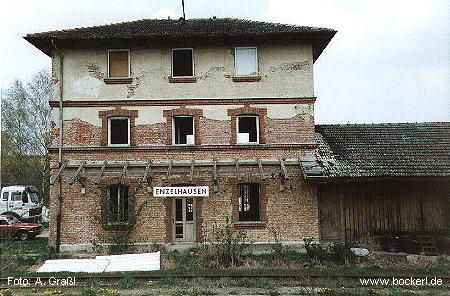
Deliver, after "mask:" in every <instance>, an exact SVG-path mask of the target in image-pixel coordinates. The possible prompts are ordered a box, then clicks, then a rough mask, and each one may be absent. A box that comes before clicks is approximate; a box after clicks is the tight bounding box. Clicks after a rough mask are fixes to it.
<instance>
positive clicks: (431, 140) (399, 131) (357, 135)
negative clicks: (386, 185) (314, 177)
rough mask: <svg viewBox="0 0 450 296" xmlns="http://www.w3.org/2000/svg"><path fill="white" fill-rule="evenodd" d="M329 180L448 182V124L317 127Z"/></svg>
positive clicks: (449, 139)
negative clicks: (433, 179) (424, 179)
mask: <svg viewBox="0 0 450 296" xmlns="http://www.w3.org/2000/svg"><path fill="white" fill-rule="evenodd" d="M316 140H317V142H318V143H319V148H318V151H317V153H318V158H319V160H320V161H321V162H322V166H323V167H324V168H325V171H326V174H327V175H328V176H329V177H330V178H357V177H425V176H434V177H448V176H450V122H430V123H387V124H386V123H383V124H348V125H347V124H346V125H339V124H338V125H317V126H316Z"/></svg>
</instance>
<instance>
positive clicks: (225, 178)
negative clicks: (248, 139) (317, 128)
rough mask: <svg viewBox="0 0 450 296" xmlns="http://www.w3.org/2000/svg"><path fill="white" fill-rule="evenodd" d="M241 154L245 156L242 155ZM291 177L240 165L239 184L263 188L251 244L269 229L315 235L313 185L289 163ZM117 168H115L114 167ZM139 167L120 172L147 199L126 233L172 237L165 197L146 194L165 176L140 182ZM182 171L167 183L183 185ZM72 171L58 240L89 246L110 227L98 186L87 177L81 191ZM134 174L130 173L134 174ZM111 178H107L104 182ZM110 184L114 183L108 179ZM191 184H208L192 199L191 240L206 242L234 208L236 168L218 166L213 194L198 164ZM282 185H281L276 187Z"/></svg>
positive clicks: (248, 155) (114, 156)
mask: <svg viewBox="0 0 450 296" xmlns="http://www.w3.org/2000/svg"><path fill="white" fill-rule="evenodd" d="M311 152H312V151H310V150H304V151H300V150H281V151H278V150H262V151H254V150H250V149H242V150H241V151H219V152H217V151H211V152H209V151H202V152H200V153H199V154H196V153H190V152H187V153H177V154H171V155H167V154H165V153H163V152H159V153H154V152H151V151H149V152H139V153H136V152H134V153H123V152H120V151H118V152H112V153H101V152H91V153H89V154H83V153H67V152H66V153H65V154H64V155H63V157H64V159H70V160H88V161H89V160H97V161H99V160H110V161H112V160H125V159H129V160H147V159H153V160H154V161H158V162H159V161H164V160H168V159H173V160H175V161H181V160H186V161H188V160H190V159H193V158H195V159H196V160H200V159H212V158H213V157H215V158H217V159H233V158H235V157H238V156H239V155H240V156H241V159H256V158H279V157H281V156H285V157H299V156H301V155H305V154H310V153H311ZM243 155H245V157H244V156H243ZM51 160H52V161H51V162H52V168H53V173H54V172H55V171H56V169H57V154H56V153H52V154H51ZM287 168H288V173H289V177H290V179H289V180H287V181H286V182H282V180H281V177H280V175H279V174H280V168H279V167H278V166H264V167H263V169H264V174H265V177H266V179H265V180H260V179H259V172H258V170H257V169H256V168H255V167H246V166H242V167H241V171H242V182H248V181H255V182H256V181H258V182H259V183H261V184H262V186H263V187H264V191H265V192H264V194H262V198H263V200H262V202H261V207H264V209H262V213H263V212H265V213H264V214H263V215H262V217H263V219H264V220H265V221H267V222H266V225H265V227H262V228H245V229H244V231H246V232H247V235H248V237H249V239H250V240H252V241H254V242H273V241H274V237H273V233H272V232H273V231H275V232H276V233H277V235H278V237H279V239H280V240H282V241H300V240H301V239H302V238H303V237H305V236H313V237H316V238H318V235H319V226H318V208H317V197H316V189H315V186H314V185H312V184H308V183H305V182H304V180H303V178H302V176H301V174H300V170H299V168H298V166H288V167H287ZM86 170H89V171H86V172H85V173H88V172H90V173H93V172H94V173H95V174H97V173H98V172H99V169H86ZM118 171H120V169H118ZM142 171H143V169H142V168H141V169H130V174H129V175H127V176H125V182H129V183H131V184H134V185H133V191H134V195H133V197H134V199H135V204H136V206H135V208H136V209H137V208H138V207H139V205H141V204H142V203H144V202H147V204H146V206H145V207H144V208H143V211H142V213H141V216H139V218H138V220H139V223H137V224H136V226H135V228H134V229H133V231H132V233H131V240H132V241H133V242H138V243H167V242H170V241H171V240H172V224H171V223H172V216H171V215H172V203H171V199H168V198H155V197H153V196H152V194H151V193H149V192H148V190H147V186H150V185H151V186H167V185H168V184H167V183H166V175H165V171H164V170H163V171H162V172H161V173H157V172H155V173H154V176H153V178H152V182H151V184H139V183H137V181H138V180H139V179H138V178H139V177H138V176H139V174H138V173H139V172H140V173H142ZM187 171H188V169H187V170H184V171H183V172H180V170H179V169H178V170H174V171H173V172H172V176H171V178H170V180H169V183H170V184H179V183H186V182H187V181H188V178H187ZM74 172H75V170H74V169H70V170H68V171H66V172H65V173H64V174H63V178H62V184H63V190H62V217H63V219H62V227H61V230H62V235H61V243H62V244H83V243H84V244H91V243H92V241H93V240H94V239H95V240H96V241H102V240H107V239H108V238H110V237H111V234H112V231H111V230H105V229H104V228H103V227H102V225H101V220H100V219H99V217H101V211H102V207H103V205H104V201H103V200H102V198H103V196H104V193H102V185H101V184H100V186H99V185H96V184H95V183H94V182H92V180H91V179H93V178H92V177H88V179H87V181H86V183H85V184H86V194H84V195H81V193H80V192H81V187H82V185H81V183H79V182H75V183H74V184H72V185H69V184H68V180H69V178H70V177H71V176H72V174H73V173H74ZM132 173H133V174H134V175H136V177H133V176H132V175H133V174H132ZM104 178H105V179H103V178H102V182H103V183H105V182H108V180H109V177H104ZM109 181H111V180H109ZM111 182H113V181H111ZM193 184H195V185H199V186H200V185H207V186H210V192H211V193H210V197H206V198H197V202H196V216H197V221H196V239H197V240H198V241H203V239H206V240H211V239H212V238H213V229H214V225H218V226H220V225H223V224H224V223H225V221H226V219H227V217H228V218H230V219H232V218H233V208H235V206H236V203H235V202H236V197H237V195H236V193H237V192H236V190H237V184H238V180H237V177H236V174H235V168H233V167H230V168H226V169H225V168H224V169H223V170H222V169H221V170H219V181H218V182H217V184H216V186H217V189H218V192H214V190H213V185H214V182H213V180H212V170H211V168H209V169H203V168H197V169H196V171H195V173H194V182H193ZM281 185H283V186H281ZM57 187H58V182H57V183H55V185H53V186H52V188H51V198H50V206H51V209H52V211H51V223H50V241H51V242H52V243H54V242H55V233H56V232H55V229H56V226H55V221H56V219H55V218H56V212H57V211H56V210H53V209H56V208H57V196H58V190H57Z"/></svg>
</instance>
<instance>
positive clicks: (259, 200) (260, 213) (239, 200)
mask: <svg viewBox="0 0 450 296" xmlns="http://www.w3.org/2000/svg"><path fill="white" fill-rule="evenodd" d="M243 185H250V186H252V185H256V186H257V187H258V220H241V219H240V213H241V211H240V210H239V207H240V206H242V207H243V200H242V196H241V186H243ZM237 202H238V205H237V207H238V216H237V218H238V219H237V222H243V223H247V222H262V211H261V184H259V183H256V182H244V183H238V201H237ZM249 205H250V209H251V208H252V207H251V198H250V199H249Z"/></svg>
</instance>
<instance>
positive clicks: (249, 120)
mask: <svg viewBox="0 0 450 296" xmlns="http://www.w3.org/2000/svg"><path fill="white" fill-rule="evenodd" d="M237 135H238V136H237V143H238V144H258V143H259V118H258V116H256V115H241V116H238V117H237Z"/></svg>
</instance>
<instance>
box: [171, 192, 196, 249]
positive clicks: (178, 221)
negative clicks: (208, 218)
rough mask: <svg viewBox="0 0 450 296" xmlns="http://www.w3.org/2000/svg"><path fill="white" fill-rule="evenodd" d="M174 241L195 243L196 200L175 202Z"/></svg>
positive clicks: (178, 200) (182, 199) (175, 200)
mask: <svg viewBox="0 0 450 296" xmlns="http://www.w3.org/2000/svg"><path fill="white" fill-rule="evenodd" d="M173 210H174V212H173V217H174V219H173V240H174V241H177V242H193V241H195V223H194V221H195V199H193V198H175V199H174V200H173Z"/></svg>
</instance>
